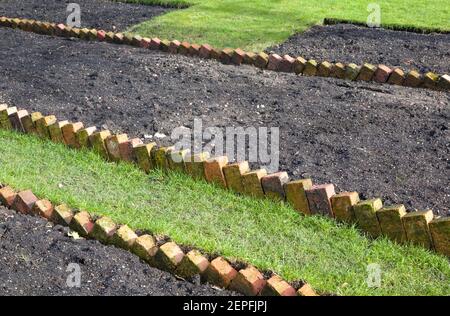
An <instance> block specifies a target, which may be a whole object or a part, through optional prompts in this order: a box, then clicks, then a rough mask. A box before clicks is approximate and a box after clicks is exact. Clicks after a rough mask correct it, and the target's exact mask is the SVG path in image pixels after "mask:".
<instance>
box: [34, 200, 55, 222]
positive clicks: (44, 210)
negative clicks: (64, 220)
mask: <svg viewBox="0 0 450 316" xmlns="http://www.w3.org/2000/svg"><path fill="white" fill-rule="evenodd" d="M32 213H33V214H34V215H38V216H41V217H43V218H46V219H48V220H50V219H51V218H52V214H53V205H52V203H51V202H50V201H49V200H45V199H44V200H39V201H37V202H36V203H35V204H34V206H33V210H32Z"/></svg>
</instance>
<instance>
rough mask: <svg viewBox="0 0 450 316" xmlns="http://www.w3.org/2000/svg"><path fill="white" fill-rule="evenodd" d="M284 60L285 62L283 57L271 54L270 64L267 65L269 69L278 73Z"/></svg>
mask: <svg viewBox="0 0 450 316" xmlns="http://www.w3.org/2000/svg"><path fill="white" fill-rule="evenodd" d="M282 60H283V57H281V56H280V55H278V54H270V55H269V63H268V64H267V69H268V70H274V71H278V70H279V67H280V64H281V61H282Z"/></svg>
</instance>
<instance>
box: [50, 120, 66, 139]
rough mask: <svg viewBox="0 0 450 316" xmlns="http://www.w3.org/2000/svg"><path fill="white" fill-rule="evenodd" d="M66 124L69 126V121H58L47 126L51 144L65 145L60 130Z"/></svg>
mask: <svg viewBox="0 0 450 316" xmlns="http://www.w3.org/2000/svg"><path fill="white" fill-rule="evenodd" d="M67 124H69V121H58V122H55V123H53V124H51V125H49V126H48V132H49V134H50V139H51V140H52V142H54V143H60V144H65V142H64V136H63V133H62V130H61V128H63V127H64V125H67Z"/></svg>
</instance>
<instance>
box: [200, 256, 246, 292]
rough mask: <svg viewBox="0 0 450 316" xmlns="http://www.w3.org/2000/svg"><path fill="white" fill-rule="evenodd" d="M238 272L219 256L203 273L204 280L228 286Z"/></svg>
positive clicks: (220, 285)
mask: <svg viewBox="0 0 450 316" xmlns="http://www.w3.org/2000/svg"><path fill="white" fill-rule="evenodd" d="M237 274H238V272H237V271H236V270H235V269H234V268H233V267H232V266H231V265H230V264H229V263H228V262H227V261H226V260H225V259H224V258H222V257H217V258H216V259H214V260H213V261H211V263H210V264H209V266H208V268H206V270H205V272H203V274H202V275H201V277H202V281H204V282H207V283H209V284H212V285H215V286H218V287H221V288H227V287H228V286H229V285H230V283H231V281H233V279H234V278H235V277H236V276H237Z"/></svg>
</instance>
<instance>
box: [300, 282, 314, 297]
mask: <svg viewBox="0 0 450 316" xmlns="http://www.w3.org/2000/svg"><path fill="white" fill-rule="evenodd" d="M297 295H298V296H319V295H317V293H316V291H314V289H313V288H312V287H311V285H309V284H305V285H303V286H302V287H301V288H299V289H298V291H297Z"/></svg>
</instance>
